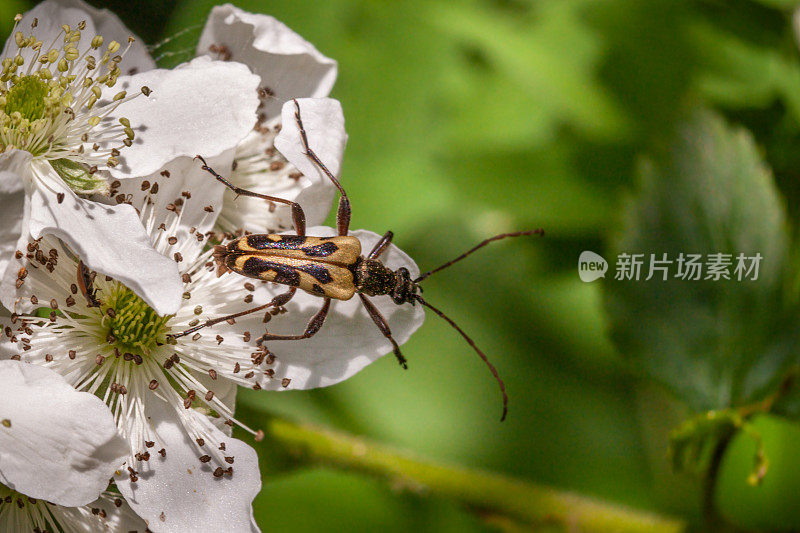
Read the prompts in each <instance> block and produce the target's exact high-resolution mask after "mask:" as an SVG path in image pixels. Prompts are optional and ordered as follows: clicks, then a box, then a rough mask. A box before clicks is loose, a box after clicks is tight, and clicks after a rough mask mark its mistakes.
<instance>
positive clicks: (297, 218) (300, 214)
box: [195, 155, 306, 237]
mask: <svg viewBox="0 0 800 533" xmlns="http://www.w3.org/2000/svg"><path fill="white" fill-rule="evenodd" d="M195 159H199V160H200V161H202V162H203V167H202V168H203V170H205V171H206V172H208V173H209V174H211V175H212V176H214V177H215V178H217V181H219V182H220V183H222V184H223V185H225V186H226V187H227V188H229V189H230V190H232V191H233V192H234V194H237V195H239V196H251V197H253V198H262V199H264V200H267V201H269V202H276V203H279V204H284V205H288V206H289V207H291V208H292V221H293V222H294V229H295V231H296V232H297V234H298V235H299V236H301V237H303V236H305V234H306V214H305V212H304V211H303V208H302V207H300V204H298V203H297V202H292V201H291V200H286V199H285V198H277V197H275V196H268V195H266V194H260V193H257V192H253V191H248V190H247V189H242V188H241V187H237V186H236V185H234V184H233V183H231V182H230V181H228V180H227V179H225V178H223V177H222V176H220V175H219V174H217V173H216V172H215V171H214V169H213V168H211V167H209V166H208V164H207V163H206V160H205V159H203V157H202V156H199V155H197V156H195Z"/></svg>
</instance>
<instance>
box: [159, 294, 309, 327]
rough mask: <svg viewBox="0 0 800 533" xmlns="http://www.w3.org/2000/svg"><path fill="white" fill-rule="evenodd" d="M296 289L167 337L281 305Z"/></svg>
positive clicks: (290, 297) (287, 300)
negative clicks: (250, 307) (267, 301)
mask: <svg viewBox="0 0 800 533" xmlns="http://www.w3.org/2000/svg"><path fill="white" fill-rule="evenodd" d="M296 291H297V288H295V287H292V288H290V289H289V290H288V291H287V292H284V293H282V294H279V295H277V296H275V297H274V298H273V299H272V300H270V301H269V303H265V304H264V305H259V306H258V307H253V308H252V309H247V310H246V311H240V312H238V313H233V314H232V315H225V316H221V317H219V318H213V319H209V320H206V321H205V322H203V323H202V324H198V325H196V326H194V327H191V328H189V329H187V330H186V331H181V332H180V333H176V334H175V335H167V337H171V338H173V339H177V338H179V337H185V336H186V335H191V334H192V333H194V332H195V331H198V330H201V329H203V328H207V327H209V326H213V325H214V324H219V323H220V322H225V321H226V320H234V319H237V318H239V317H240V316H245V315H249V314H251V313H257V312H259V311H262V310H264V309H266V308H268V307H281V306H283V305H286V304H287V303H289V300H291V299H292V297H294V293H295V292H296Z"/></svg>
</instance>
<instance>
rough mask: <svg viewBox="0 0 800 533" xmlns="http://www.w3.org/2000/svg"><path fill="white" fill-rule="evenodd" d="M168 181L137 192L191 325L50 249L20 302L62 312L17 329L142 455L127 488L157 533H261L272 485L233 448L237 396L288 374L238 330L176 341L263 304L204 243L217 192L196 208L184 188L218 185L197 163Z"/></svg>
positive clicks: (39, 255)
mask: <svg viewBox="0 0 800 533" xmlns="http://www.w3.org/2000/svg"><path fill="white" fill-rule="evenodd" d="M168 169H169V170H168V174H169V175H170V176H171V177H170V178H165V177H163V176H161V175H160V174H156V175H155V176H153V177H151V179H152V180H154V181H152V182H151V181H150V180H141V179H140V180H135V181H137V182H138V183H140V186H139V187H138V191H137V192H138V194H145V195H146V196H145V198H144V199H143V200H141V202H140V203H139V204H138V205H142V209H141V217H142V222H143V223H144V227H145V228H146V230H147V232H148V233H149V235H150V236H151V240H152V245H153V246H154V248H155V249H156V250H157V251H158V252H159V253H161V254H162V255H163V256H164V257H168V258H170V260H171V261H173V262H175V263H176V264H177V267H178V269H179V272H180V274H181V279H182V284H183V287H182V293H183V298H182V300H181V302H182V304H181V307H180V308H179V310H178V311H177V313H175V314H174V315H168V316H165V317H161V316H159V315H158V314H157V313H156V312H155V310H154V309H153V308H152V307H150V306H149V305H148V304H147V303H146V302H145V301H144V300H143V299H141V298H140V297H139V296H137V295H136V293H134V292H133V291H131V290H130V288H128V287H127V286H125V285H124V284H123V283H121V282H120V281H118V280H115V279H113V278H111V277H108V276H104V275H95V276H94V279H93V280H92V281H88V280H86V278H85V277H84V276H83V274H81V272H79V267H78V262H77V259H76V256H75V254H74V253H73V252H72V251H71V250H69V249H68V248H66V247H64V246H63V245H62V244H61V243H60V242H59V241H58V240H56V239H52V238H51V237H48V236H45V237H43V238H42V239H40V240H38V241H32V242H31V243H29V245H28V246H27V247H26V248H25V250H24V251H23V250H20V251H19V253H17V254H16V255H15V257H17V258H18V259H16V260H15V264H16V269H17V272H18V275H19V277H18V280H19V282H18V283H17V285H18V288H17V298H18V300H20V301H22V300H23V299H24V300H25V301H27V302H29V303H30V304H31V305H33V306H39V307H42V306H45V307H49V308H50V309H52V311H51V312H50V314H49V317H48V318H45V319H37V318H35V317H33V316H25V317H22V316H15V320H16V321H17V323H18V326H17V327H16V329H14V330H13V331H12V333H13V334H15V335H16V336H17V341H18V353H17V354H15V355H14V357H15V358H19V359H21V360H22V361H25V362H28V363H33V364H36V365H41V366H44V367H47V368H50V369H52V370H54V371H55V372H57V373H59V374H61V375H63V376H64V378H65V379H66V380H67V381H68V383H69V384H71V385H72V386H74V387H75V388H77V389H78V390H82V391H87V392H90V393H92V394H94V395H97V396H99V397H100V398H102V399H103V401H104V402H105V403H106V405H108V407H109V408H110V409H111V411H112V413H113V415H114V419H115V421H116V424H117V427H118V428H119V431H120V432H121V434H122V435H123V437H124V438H125V439H126V441H127V445H128V449H127V461H126V464H125V467H124V468H122V469H121V470H122V474H121V475H119V476H117V479H116V482H117V486H118V487H119V490H120V491H121V493H122V494H123V495H124V496H125V497H126V499H127V500H128V502H129V503H130V505H131V506H132V507H133V509H134V510H135V511H136V512H137V513H138V514H139V515H140V516H142V517H143V518H144V519H145V520H147V521H148V522H149V523H150V524H151V526H153V525H154V524H157V525H158V528H157V529H158V530H159V531H161V530H163V531H180V530H187V529H208V530H221V529H226V530H229V531H238V530H248V531H249V530H250V527H251V521H252V517H251V514H252V512H251V510H250V505H251V502H252V500H253V498H254V497H255V495H256V494H257V493H258V491H259V489H260V475H259V472H258V460H257V457H256V454H255V451H253V450H252V448H250V447H249V446H248V445H246V444H244V443H243V442H241V441H238V440H236V439H233V438H231V437H230V429H231V426H232V425H233V424H234V423H237V421H236V419H235V418H234V416H233V406H234V401H235V392H236V386H237V385H241V386H247V387H253V388H261V387H262V384H265V383H266V382H269V381H274V380H275V379H279V378H277V377H276V378H273V377H272V375H273V373H274V371H273V370H272V366H273V365H274V364H275V360H274V356H272V355H271V354H270V353H269V352H268V351H266V350H263V349H262V350H258V349H256V347H255V346H254V345H253V343H251V342H249V339H248V337H247V336H245V335H243V334H241V333H239V331H238V330H234V329H232V328H231V327H230V326H228V325H227V324H222V325H221V326H227V327H218V328H216V329H215V331H214V332H213V334H212V332H211V331H208V332H204V333H203V334H198V335H196V336H192V337H181V338H179V339H177V340H175V341H170V340H169V339H168V334H170V333H177V332H181V331H183V330H186V329H188V328H190V327H192V326H193V325H195V324H197V323H199V321H200V320H202V319H204V318H205V317H206V316H208V315H211V316H219V315H226V314H229V313H235V312H237V311H240V310H241V308H242V307H243V306H246V305H247V304H246V301H247V300H249V299H251V298H252V295H251V292H252V291H251V290H248V289H247V288H245V282H244V280H242V279H236V278H235V277H223V278H218V277H217V276H216V274H215V273H214V268H213V264H211V250H210V249H208V250H205V249H206V248H207V246H206V238H205V236H204V235H203V232H204V231H205V230H208V229H209V228H210V227H211V226H212V224H213V221H214V218H215V217H216V213H215V212H214V210H213V207H212V206H211V205H206V204H204V203H201V202H202V201H203V200H204V199H205V198H203V192H200V193H199V194H198V196H197V197H195V196H194V195H193V194H192V193H190V192H189V191H187V190H184V189H183V187H181V186H182V185H186V184H188V183H189V182H193V183H196V182H197V180H199V179H200V178H201V176H202V175H204V174H205V173H204V172H203V171H202V170H201V169H200V167H199V165H198V164H192V161H191V160H179V161H176V162H174V163H172V164H170V165H168ZM181 169H183V170H181ZM156 179H160V181H155V180H156ZM145 182H146V183H145ZM156 183H158V184H159V185H156ZM142 185H144V186H142ZM142 189H146V191H145V192H142ZM156 189H161V190H160V191H159V192H158V193H157V194H156V193H153V191H156ZM178 191H180V192H178ZM128 194H130V195H131V197H133V196H134V193H133V192H131V193H128ZM170 194H171V196H166V195H170ZM137 200H138V199H137ZM198 200H199V201H198ZM216 201H217V203H219V201H220V200H219V197H218V196H217V199H216ZM87 275H88V273H87ZM82 284H84V286H85V287H87V289H88V290H86V291H85V293H84V292H83V291H82V290H81V285H82ZM95 303H97V304H99V305H97V306H95ZM258 323H260V321H259V322H258ZM245 429H246V430H248V431H250V432H251V433H253V434H255V433H256V432H255V431H253V430H251V429H249V428H245ZM210 502H213V504H210ZM192 524H194V526H193V525H192ZM215 524H216V525H215Z"/></svg>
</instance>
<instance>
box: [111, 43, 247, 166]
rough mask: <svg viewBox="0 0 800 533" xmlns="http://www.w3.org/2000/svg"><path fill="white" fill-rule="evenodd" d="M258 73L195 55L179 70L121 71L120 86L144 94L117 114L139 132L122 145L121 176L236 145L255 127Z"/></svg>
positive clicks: (210, 154) (216, 153)
mask: <svg viewBox="0 0 800 533" xmlns="http://www.w3.org/2000/svg"><path fill="white" fill-rule="evenodd" d="M258 82H259V80H258V77H257V76H254V75H253V74H251V73H250V71H249V70H247V67H245V66H244V65H241V64H239V63H232V62H222V61H211V60H210V59H209V58H207V57H201V58H197V59H194V60H193V61H192V62H191V63H186V64H184V65H181V66H179V67H177V68H175V69H173V70H163V69H155V70H151V71H149V72H143V73H141V74H136V75H134V76H123V77H120V79H119V82H118V83H117V86H116V87H115V88H114V92H116V91H118V90H120V88H126V90H127V91H128V92H129V94H133V92H135V91H139V90H140V89H141V87H142V86H147V87H149V88H150V89H151V90H152V93H150V96H144V95H139V96H138V97H136V98H133V99H132V100H129V101H127V102H125V103H123V104H122V105H120V106H119V107H118V108H117V109H116V110H115V111H114V113H112V115H111V116H112V118H113V119H114V120H116V119H117V118H119V117H126V118H128V119H129V120H130V123H131V127H132V128H133V129H134V131H135V132H136V138H135V139H134V141H133V145H132V146H130V147H128V148H125V149H124V150H122V154H121V155H120V157H119V159H120V162H121V164H120V165H119V166H117V167H115V168H112V169H109V170H110V172H111V174H112V175H114V176H115V177H118V178H126V177H137V176H146V175H148V174H152V173H154V172H157V171H159V170H161V168H162V167H164V165H166V164H167V163H169V162H170V161H172V160H174V159H177V158H178V157H181V156H188V157H194V156H195V155H198V154H200V155H202V156H203V157H213V156H217V155H220V154H221V153H223V152H224V151H226V150H229V149H231V148H234V147H235V146H236V145H237V144H238V143H239V141H241V140H242V139H244V138H245V137H246V136H247V134H248V133H250V131H251V130H252V129H253V125H254V124H255V121H256V108H257V106H258V94H257V88H258Z"/></svg>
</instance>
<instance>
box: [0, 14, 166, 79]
mask: <svg viewBox="0 0 800 533" xmlns="http://www.w3.org/2000/svg"><path fill="white" fill-rule="evenodd" d="M34 18H37V19H38V24H37V26H36V28H35V29H33V30H32V31H33V33H34V35H36V37H37V38H38V39H39V40H40V41H43V42H44V43H45V46H47V45H49V44H50V43H51V42H52V41H53V39H55V38H56V36H58V35H59V33H60V32H61V25H62V24H68V25H70V26H71V27H72V28H75V27H76V26H77V25H78V23H79V22H80V21H85V22H86V28H84V30H83V31H82V32H81V34H82V38H81V42H80V43H79V45H78V51H79V52H80V53H83V52H84V51H86V50H87V49H88V48H89V44H90V42H91V40H92V38H93V37H94V36H95V35H102V36H103V38H104V41H105V44H106V45H108V43H110V42H111V41H117V42H119V43H120V45H122V50H124V49H125V47H126V46H127V45H128V37H133V38H134V39H136V40H135V41H134V42H133V44H132V45H131V48H130V50H128V52H127V53H126V54H125V58H124V59H123V61H122V63H121V64H120V68H121V69H122V70H123V72H129V71H130V70H131V69H135V70H137V71H145V70H150V69H152V68H155V62H154V61H153V60H152V59H151V58H150V54H148V53H147V48H146V47H145V45H144V41H142V40H141V39H140V38H138V37H137V36H136V35H134V34H133V32H131V31H130V30H129V29H128V28H126V27H125V25H124V24H123V23H122V21H120V19H119V17H117V16H116V15H115V14H114V13H112V12H110V11H108V10H106V9H96V8H94V7H92V6H90V5H88V4H86V3H85V2H82V1H81V0H47V1H46V2H42V3H40V4H38V5H37V6H36V7H34V8H33V9H31V10H30V11H28V12H27V13H25V16H24V17H23V18H22V20H21V21H20V24H19V27H18V29H19V30H20V31H22V32H23V33H24V34H25V35H28V34H29V33H30V32H31V22H32V21H33V19H34ZM62 37H63V36H62ZM9 50H11V51H16V50H17V48H16V45H15V44H14V36H13V35H11V36H10V37H9V39H8V41H6V45H5V48H4V49H3V57H6V54H7V53H8V52H9ZM30 55H31V51H30V49H25V50H24V51H23V53H22V56H23V57H24V58H26V59H28V57H29V56H30Z"/></svg>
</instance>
